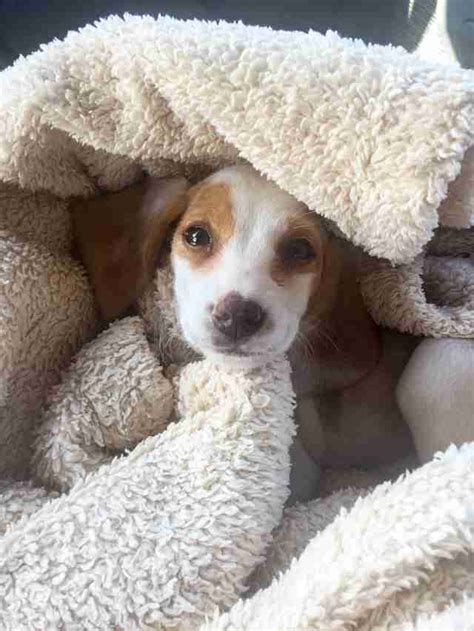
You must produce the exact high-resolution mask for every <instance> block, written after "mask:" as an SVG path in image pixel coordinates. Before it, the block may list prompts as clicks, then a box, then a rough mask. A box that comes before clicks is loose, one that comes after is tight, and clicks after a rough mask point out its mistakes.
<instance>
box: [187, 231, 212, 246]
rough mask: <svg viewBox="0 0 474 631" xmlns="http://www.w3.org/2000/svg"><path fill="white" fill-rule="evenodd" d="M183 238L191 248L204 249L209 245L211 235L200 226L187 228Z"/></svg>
mask: <svg viewBox="0 0 474 631" xmlns="http://www.w3.org/2000/svg"><path fill="white" fill-rule="evenodd" d="M183 238H184V240H185V241H186V243H187V244H188V245H190V246H191V247H193V248H204V247H206V246H208V245H210V243H211V235H210V234H209V232H208V231H207V230H206V228H203V227H202V226H189V228H187V229H186V230H185V231H184V233H183Z"/></svg>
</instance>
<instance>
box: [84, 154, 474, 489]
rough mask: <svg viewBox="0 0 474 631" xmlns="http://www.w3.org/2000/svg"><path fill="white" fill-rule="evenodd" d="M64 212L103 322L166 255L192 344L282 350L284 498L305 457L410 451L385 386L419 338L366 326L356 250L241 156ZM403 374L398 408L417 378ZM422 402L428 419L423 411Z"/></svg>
mask: <svg viewBox="0 0 474 631" xmlns="http://www.w3.org/2000/svg"><path fill="white" fill-rule="evenodd" d="M73 216H74V220H75V229H76V237H77V243H78V248H79V252H80V255H81V257H82V260H83V261H84V263H85V265H86V267H87V269H88V271H89V275H90V277H91V280H92V284H93V286H94V289H95V292H96V296H97V300H98V303H99V305H100V308H101V310H102V313H103V315H104V317H105V318H106V319H113V318H115V317H117V316H119V315H121V314H123V313H124V311H125V309H127V308H128V307H130V305H131V304H132V302H133V299H135V298H137V297H138V296H139V295H140V293H142V292H143V291H144V289H145V288H146V286H147V284H148V283H150V282H151V280H152V278H153V276H154V273H155V270H156V268H157V266H160V265H168V264H169V265H171V266H172V270H173V277H174V295H175V301H176V315H177V320H178V323H179V327H180V330H181V333H182V335H183V337H184V339H185V340H186V342H187V343H188V345H189V346H190V347H191V348H192V349H194V350H195V351H196V352H197V353H199V354H202V355H206V356H212V357H214V358H215V359H216V360H220V359H221V358H223V359H224V360H225V361H239V362H265V361H266V360H268V359H269V358H270V357H271V356H272V355H275V354H282V353H288V354H289V357H290V360H291V364H292V368H293V380H294V388H295V392H296V395H297V428H298V435H297V441H296V443H295V447H294V454H293V455H294V458H295V467H294V469H293V472H292V480H291V482H292V492H293V499H300V500H303V499H305V500H306V499H309V498H311V497H314V496H315V495H316V487H317V477H318V466H316V465H323V466H330V467H331V466H338V467H353V466H357V467H370V466H375V465H377V466H379V465H381V464H384V465H386V464H387V463H388V462H390V461H395V460H397V459H399V458H400V456H402V455H406V454H407V453H408V452H410V451H413V441H412V437H411V434H410V430H409V427H408V425H407V423H406V422H405V419H404V418H403V416H402V414H401V412H400V406H399V405H398V404H397V400H396V391H397V384H398V382H399V381H400V379H401V377H402V375H403V373H404V369H405V366H406V365H407V362H408V361H409V359H410V356H411V354H412V353H413V351H414V349H415V347H416V345H417V344H418V341H417V340H415V339H414V338H411V337H410V336H405V335H401V334H397V333H393V332H387V331H382V330H380V329H379V328H378V327H376V325H375V324H374V322H373V321H372V319H371V317H370V316H369V314H368V312H367V310H366V308H365V306H364V303H363V301H362V297H361V294H360V291H359V287H358V270H359V269H360V266H361V265H363V264H364V255H363V254H362V253H361V252H360V251H359V250H357V249H356V248H354V247H352V246H351V245H349V244H348V243H346V242H345V241H342V240H341V239H338V238H336V237H335V236H333V235H331V234H330V233H328V232H327V231H326V230H325V229H324V227H323V225H322V223H321V221H320V219H319V218H318V216H317V214H316V213H314V212H313V211H310V210H308V208H307V207H306V206H305V205H304V204H302V203H301V202H298V201H297V200H296V199H295V198H293V197H292V196H291V195H289V194H288V193H286V192H284V191H282V190H281V189H280V188H279V187H278V186H277V185H276V184H274V183H273V182H271V181H269V180H267V179H266V178H264V177H262V176H261V175H260V174H258V173H257V171H255V170H254V169H253V168H252V167H250V166H247V165H238V166H232V167H227V168H224V169H221V170H219V171H218V172H216V173H214V174H213V175H211V176H210V177H208V178H207V179H205V180H204V181H202V182H200V183H199V184H197V185H195V186H192V187H188V184H187V182H186V181H185V180H184V179H180V178H176V179H173V180H168V181H163V180H161V181H160V180H151V182H150V183H149V184H148V185H147V186H143V185H141V184H139V185H135V186H132V187H130V188H129V189H126V190H125V191H122V192H120V193H116V194H112V195H107V196H104V197H102V198H100V197H99V198H96V199H95V200H91V201H90V202H88V203H84V202H82V203H80V204H79V205H76V207H75V209H74V213H73ZM473 371H474V367H473ZM407 374H408V373H407ZM406 379H409V377H407V376H406V375H405V377H404V379H403V380H402V381H403V383H404V384H405V385H404V391H405V392H410V396H411V398H412V399H414V400H415V403H411V404H410V402H409V401H408V399H409V398H410V397H408V396H405V397H404V405H405V408H406V409H405V412H406V415H407V416H410V414H411V409H412V408H413V407H414V406H415V405H416V406H417V409H418V408H420V401H421V400H426V399H427V398H429V384H426V383H425V384H423V386H422V387H419V386H420V380H418V382H417V380H416V379H414V378H412V379H411V381H410V383H409V384H408V385H406ZM423 388H424V389H425V390H427V391H428V392H425V391H424V390H423ZM413 390H414V396H413ZM407 401H408V402H407ZM421 407H423V406H421ZM421 413H422V414H424V415H425V417H426V423H427V424H428V425H429V423H430V418H429V417H430V415H431V414H433V410H432V408H431V407H430V406H429V405H427V406H425V408H423V409H422V411H421ZM426 423H425V424H426ZM425 455H426V454H425ZM315 463H316V464H315ZM296 465H298V466H296Z"/></svg>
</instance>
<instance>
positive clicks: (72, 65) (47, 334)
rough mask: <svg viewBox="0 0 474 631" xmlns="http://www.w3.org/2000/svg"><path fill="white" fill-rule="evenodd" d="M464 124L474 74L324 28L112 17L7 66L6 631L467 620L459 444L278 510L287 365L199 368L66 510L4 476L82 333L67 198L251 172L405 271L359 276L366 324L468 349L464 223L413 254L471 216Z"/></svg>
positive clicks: (470, 530) (469, 115)
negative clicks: (165, 421) (150, 430)
mask: <svg viewBox="0 0 474 631" xmlns="http://www.w3.org/2000/svg"><path fill="white" fill-rule="evenodd" d="M473 115H474V80H473V73H472V72H468V71H464V70H460V69H459V68H456V67H452V66H447V67H438V66H437V65H435V64H431V63H429V62H426V61H422V60H420V59H417V58H415V57H413V56H410V55H408V54H407V53H405V52H404V51H402V50H399V49H392V48H383V47H379V46H374V47H366V46H365V45H363V44H362V43H360V42H352V41H349V40H343V39H340V38H339V37H337V36H336V35H335V34H328V35H326V36H322V35H319V34H316V33H309V34H303V33H282V32H273V31H271V30H270V29H262V28H256V27H245V26H243V25H228V24H218V25H216V24H209V23H201V22H188V23H186V22H179V21H176V20H172V19H168V18H159V19H157V20H154V19H151V18H127V19H126V20H125V21H123V20H120V19H118V18H111V19H109V20H107V21H104V22H101V23H100V24H99V25H98V26H97V27H88V28H86V29H84V30H83V31H81V32H79V33H72V34H70V35H69V36H68V38H67V39H66V40H65V41H64V42H54V43H52V44H50V45H48V46H47V47H45V49H44V50H42V51H40V52H38V53H36V54H35V55H32V56H30V57H29V58H27V59H22V60H19V62H17V64H16V65H15V66H13V67H12V68H10V69H8V70H6V71H5V72H3V73H2V74H1V75H0V181H1V182H2V183H1V184H0V230H1V232H0V249H1V258H0V436H1V440H0V475H1V476H2V478H3V479H4V481H3V483H2V485H1V487H0V522H1V524H2V525H3V527H5V526H7V525H8V524H11V526H10V528H9V530H8V531H7V532H6V534H4V535H3V537H2V538H0V628H2V629H11V630H12V631H21V630H22V629H38V630H44V629H48V630H49V629H67V630H69V629H73V630H75V629H117V628H121V629H127V630H131V629H139V628H140V629H143V628H157V629H173V628H179V629H193V630H195V629H199V628H201V629H207V630H210V629H221V630H224V629H226V630H227V631H230V630H237V629H239V630H243V629H249V630H250V629H252V630H255V631H267V630H268V631H278V630H280V629H281V630H282V631H290V630H292V629H301V630H303V629H304V630H306V629H308V630H309V629H319V630H326V629H328V630H329V629H331V630H335V629H338V630H339V629H340V630H343V629H349V628H351V629H353V628H357V629H364V630H367V631H368V630H369V629H371V630H376V629H391V630H395V629H397V630H400V629H404V630H408V629H413V630H414V629H417V630H419V631H422V630H424V629H437V630H438V629H439V630H442V629H446V630H450V631H451V630H453V631H454V629H456V630H457V629H466V630H467V629H473V628H474V626H473V615H472V614H473V611H474V605H473V602H474V567H473V562H474V556H473V551H474V507H473V497H474V445H465V446H463V447H460V448H455V447H452V448H450V449H449V450H448V451H447V452H446V453H445V454H443V455H441V454H440V455H439V456H438V457H437V458H435V460H434V461H433V462H431V463H429V464H427V465H425V466H424V467H423V468H420V469H418V470H416V471H413V472H412V473H410V474H408V475H407V476H406V477H405V478H403V479H400V480H398V481H397V482H395V483H393V484H386V485H383V486H379V487H377V488H376V489H375V490H374V491H373V492H372V493H370V494H368V495H366V496H365V497H360V498H359V499H357V498H358V496H359V492H357V491H355V490H349V491H344V492H340V493H338V494H336V495H333V496H330V497H329V498H326V499H322V500H317V501H315V502H313V503H310V504H308V505H306V506H299V507H295V508H293V509H289V510H287V511H285V512H284V513H283V504H284V500H285V498H286V495H287V482H288V475H289V459H288V447H289V444H290V441H291V436H292V432H293V425H292V405H293V403H292V392H291V387H290V381H289V367H288V365H287V363H286V362H285V361H284V360H283V359H282V360H281V361H276V362H275V363H274V364H273V365H271V366H269V367H266V369H265V370H263V371H260V372H259V371H254V372H252V371H250V372H249V371H246V370H241V371H235V370H230V369H228V370H227V369H224V368H220V369H217V368H216V367H215V366H213V365H212V364H209V363H208V362H202V363H198V364H194V365H190V366H189V367H188V368H187V369H186V370H185V371H184V372H183V374H182V376H181V381H180V410H181V421H180V423H178V424H176V425H173V426H170V427H169V428H168V429H167V430H166V431H165V432H164V433H162V434H160V435H158V436H156V437H152V438H149V439H148V440H147V441H145V442H144V443H143V444H141V445H140V446H139V447H138V448H136V449H135V450H134V451H133V452H132V454H130V455H129V456H128V457H125V458H121V459H119V460H115V461H114V462H112V463H111V464H107V465H105V466H104V467H102V468H101V469H100V470H99V471H98V472H97V473H95V474H93V475H91V476H90V477H89V478H88V479H87V480H86V481H85V482H84V483H81V484H79V485H78V486H76V487H75V488H74V489H73V490H72V491H71V493H70V494H69V495H67V496H63V497H60V498H54V497H53V498H51V497H50V496H48V494H47V493H45V492H44V491H43V490H41V489H35V488H34V487H32V485H31V484H30V483H28V482H15V481H12V479H11V478H12V477H21V476H23V477H25V474H27V472H28V467H29V459H30V443H31V430H32V426H33V425H34V422H35V419H36V418H37V414H38V412H39V410H40V408H41V405H42V403H43V401H44V398H45V395H46V393H47V392H48V390H49V389H50V387H51V385H52V384H54V383H55V382H57V381H58V379H59V376H60V374H61V371H62V369H63V367H64V366H66V364H67V363H68V361H69V359H70V357H71V355H72V354H73V353H74V352H75V351H76V350H77V349H78V348H80V347H81V346H82V344H83V343H84V341H85V340H86V339H88V338H90V336H91V335H92V332H93V331H94V328H95V326H96V320H95V318H96V316H95V308H94V304H93V299H92V295H91V292H90V289H89V287H88V284H87V281H86V279H85V277H84V274H83V271H82V270H81V269H80V267H79V266H78V265H77V264H76V263H74V262H73V260H72V258H71V257H70V251H71V227H70V218H69V215H68V212H67V199H68V197H70V196H72V195H91V194H94V193H96V192H98V191H99V190H114V189H116V188H121V187H123V186H125V185H126V184H127V183H129V182H131V181H133V180H135V179H136V178H137V176H138V175H139V172H140V171H141V169H143V168H145V169H147V170H148V171H150V172H151V173H153V174H155V175H170V174H174V173H183V172H184V173H186V174H188V175H191V176H192V175H199V174H201V173H204V172H206V171H208V170H209V169H212V168H214V167H215V166H217V165H220V164H224V163H226V162H231V161H235V160H236V159H241V158H244V159H247V160H250V161H251V162H252V163H253V164H254V165H255V166H256V167H257V168H259V169H260V170H262V171H263V172H264V173H265V174H267V175H268V176H269V177H271V178H273V179H274V180H275V181H277V183H279V184H280V185H281V186H282V187H283V188H285V189H287V190H288V191H289V192H290V193H292V194H294V195H295V196H296V197H298V198H299V199H301V200H302V201H304V202H306V203H307V204H308V205H309V206H310V207H311V208H314V209H316V210H317V211H318V212H320V213H321V214H322V215H323V216H325V217H326V218H328V219H330V220H332V221H334V222H335V223H336V224H337V226H338V227H339V228H340V229H341V230H342V231H343V232H344V233H345V234H346V235H347V236H348V237H349V238H351V239H352V240H353V241H354V242H355V243H357V244H359V245H361V246H363V247H364V248H365V249H366V250H367V251H368V252H369V253H370V254H373V255H376V256H383V257H386V258H387V259H389V260H390V261H391V262H393V263H408V264H409V266H408V267H405V266H404V267H401V268H393V267H391V266H390V265H389V264H388V263H386V262H383V261H374V262H373V267H371V268H370V269H368V270H367V276H366V278H365V280H363V290H364V295H365V297H366V300H367V304H368V306H369V308H370V309H371V311H372V313H373V315H374V317H375V318H376V319H377V320H378V321H380V322H382V323H385V324H387V325H390V326H394V327H396V328H400V329H402V330H408V331H411V332H415V333H418V334H419V333H423V334H429V335H441V336H442V335H457V336H461V337H474V326H473V321H472V286H473V282H472V268H471V267H469V265H472V260H471V259H468V258H458V257H457V255H459V254H463V255H464V254H467V255H469V254H470V252H472V247H471V246H472V240H471V239H472V231H469V230H467V231H463V232H456V233H453V232H452V231H443V232H441V233H440V234H438V235H437V238H436V240H435V241H434V242H432V244H430V248H431V254H430V257H425V258H419V259H416V260H415V262H414V263H412V261H413V260H414V259H415V257H416V256H419V255H420V254H421V253H422V250H423V248H424V246H425V244H426V243H427V242H428V241H429V239H430V237H431V235H432V232H433V229H434V228H435V227H436V225H437V224H438V221H439V220H440V219H441V220H442V222H443V223H446V224H449V225H457V226H461V227H467V226H468V225H469V222H470V220H471V216H472V211H473V205H472V204H473V200H472V193H471V192H470V189H469V183H470V182H471V181H472V173H473V168H472V164H473V152H472V150H471V151H468V149H469V147H471V146H472V145H473V142H474V138H473V134H472V120H473ZM455 178H457V179H455ZM450 182H452V186H451V187H450V190H449V191H448V184H449V183H450ZM443 200H444V201H443ZM461 235H462V236H461ZM443 257H444V258H443ZM410 265H411V267H410ZM422 273H423V275H424V277H425V279H427V281H428V282H425V286H423V285H422V283H421V276H422ZM406 280H408V281H409V282H408V283H406V282H405V281H406ZM427 298H429V300H427ZM387 301H388V302H387ZM387 304H389V305H390V308H387ZM137 349H140V345H139V344H138V345H137ZM139 359H140V351H139V350H138V351H137V358H136V360H137V361H139ZM130 379H132V380H133V374H131V375H130ZM341 507H345V508H346V510H343V511H342V512H340V509H341ZM19 518H20V519H19ZM14 522H16V523H14ZM259 565H260V567H258V568H257V566H259ZM279 572H283V574H282V575H280V576H278V573H279ZM247 587H251V588H252V592H253V593H254V594H253V595H252V596H251V597H249V598H248V599H247V600H239V599H240V598H241V596H242V594H243V593H244V592H245V590H246V589H247ZM259 588H264V589H262V590H261V591H257V590H258V589H259ZM217 610H218V611H219V612H220V613H217ZM206 617H207V618H208V619H207V621H206V620H205V618H206Z"/></svg>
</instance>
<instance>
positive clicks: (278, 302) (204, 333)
mask: <svg viewBox="0 0 474 631" xmlns="http://www.w3.org/2000/svg"><path fill="white" fill-rule="evenodd" d="M323 241H324V237H323V233H322V230H321V226H320V223H319V221H318V219H317V217H316V215H315V214H314V213H312V212H309V211H308V209H307V208H306V207H305V206H304V205H303V204H301V203H299V202H297V201H296V200H295V199H294V198H293V197H291V196H290V195H289V194H287V193H285V192H283V191H282V190H281V189H280V188H278V186H276V184H273V183H271V182H270V181H268V180H266V179H265V178H263V177H262V176H260V175H259V174H258V173H257V172H256V171H255V170H253V169H252V168H251V167H248V166H234V167H229V168H226V169H222V170H221V171H218V172H217V173H215V174H214V175H212V176H211V177H209V178H208V179H206V180H205V181H203V182H201V183H200V184H198V185H197V186H194V187H193V188H191V189H190V190H189V191H188V192H187V196H186V204H185V207H184V208H183V211H182V215H181V217H180V220H179V223H178V225H177V227H176V229H175V230H174V234H173V238H172V242H171V257H170V259H171V265H172V268H173V272H174V290H175V296H176V304H177V313H178V318H179V323H180V325H181V329H182V332H183V334H184V337H185V338H186V340H187V341H188V343H189V344H190V345H191V346H192V347H193V348H195V349H198V350H199V351H200V352H202V353H204V354H206V355H216V354H221V355H222V354H224V355H235V356H240V357H242V356H243V357H249V356H252V357H266V356H269V355H272V354H276V353H282V352H284V351H286V350H287V349H288V348H289V347H290V345H291V344H292V342H293V340H294V339H295V336H296V334H297V332H298V328H299V325H300V320H301V318H302V316H303V315H304V314H305V312H306V310H307V308H308V304H309V302H310V298H311V296H312V294H313V293H314V292H315V291H316V290H317V287H318V285H319V283H320V280H321V274H322V268H323V256H324V246H323Z"/></svg>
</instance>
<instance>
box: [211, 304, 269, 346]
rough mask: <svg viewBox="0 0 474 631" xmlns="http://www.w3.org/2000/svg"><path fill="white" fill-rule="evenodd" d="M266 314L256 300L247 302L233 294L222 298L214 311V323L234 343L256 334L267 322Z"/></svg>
mask: <svg viewBox="0 0 474 631" xmlns="http://www.w3.org/2000/svg"><path fill="white" fill-rule="evenodd" d="M265 317H266V315H265V312H264V310H263V309H262V307H261V306H260V305H259V304H258V302H255V301H254V300H246V299H245V298H243V297H242V296H241V295H240V294H238V293H236V292H231V293H230V294H227V296H224V298H221V299H220V300H219V301H218V302H217V304H216V305H215V307H214V309H213V310H212V321H213V323H214V326H215V327H216V329H217V330H218V331H220V333H222V334H223V335H225V336H226V337H228V338H229V339H231V340H233V341H234V342H236V341H238V340H241V339H242V338H244V337H250V336H251V335H253V334H254V333H256V332H257V331H258V330H259V329H260V328H261V327H262V324H263V323H264V321H265Z"/></svg>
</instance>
